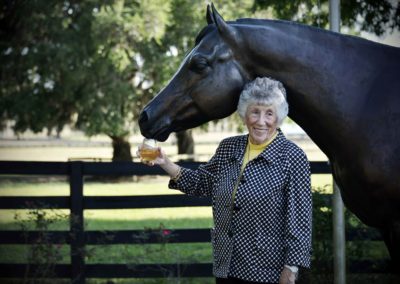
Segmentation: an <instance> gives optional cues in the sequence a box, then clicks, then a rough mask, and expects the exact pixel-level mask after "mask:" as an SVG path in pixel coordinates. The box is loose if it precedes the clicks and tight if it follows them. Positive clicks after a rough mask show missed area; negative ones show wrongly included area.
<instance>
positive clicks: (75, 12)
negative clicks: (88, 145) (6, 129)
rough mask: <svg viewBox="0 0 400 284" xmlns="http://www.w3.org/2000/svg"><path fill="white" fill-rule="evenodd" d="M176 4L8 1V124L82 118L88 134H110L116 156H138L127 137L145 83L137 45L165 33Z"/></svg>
mask: <svg viewBox="0 0 400 284" xmlns="http://www.w3.org/2000/svg"><path fill="white" fill-rule="evenodd" d="M168 6H169V2H168V1H164V0H159V1H154V0H153V1H89V0H88V1H61V2H60V1H55V0H53V1H8V2H6V3H4V4H3V5H2V7H1V14H0V22H1V27H2V28H1V31H0V36H1V40H0V56H1V62H2V65H1V83H0V92H1V93H0V107H1V108H0V111H1V115H0V118H1V122H2V125H3V126H4V122H5V121H6V120H13V121H14V122H15V125H14V127H13V128H14V131H15V132H16V133H21V132H24V131H25V130H27V129H31V130H33V131H34V132H39V131H42V130H43V129H44V128H47V129H50V130H49V131H51V129H53V128H57V131H61V130H62V128H63V127H64V125H66V124H75V126H76V127H78V128H80V129H82V130H84V131H85V133H86V134H88V135H95V134H100V133H102V134H107V135H108V136H109V137H110V138H111V139H112V141H113V143H112V144H113V148H114V156H113V160H130V159H131V154H130V146H129V143H128V142H127V140H126V138H127V136H128V134H129V133H131V132H132V130H133V128H134V125H135V123H136V121H135V114H137V112H138V111H136V109H137V108H136V106H137V102H138V101H140V100H141V95H142V93H143V88H144V87H143V85H138V86H135V84H134V80H135V78H136V77H137V76H138V72H139V63H138V61H140V54H138V53H137V52H136V50H135V45H139V44H143V42H147V41H150V40H158V39H159V38H160V37H162V35H163V32H164V29H165V25H166V22H167V20H168V17H167V12H168ZM160 8H161V9H160ZM139 75H140V74H139ZM142 87H143V88H142Z"/></svg>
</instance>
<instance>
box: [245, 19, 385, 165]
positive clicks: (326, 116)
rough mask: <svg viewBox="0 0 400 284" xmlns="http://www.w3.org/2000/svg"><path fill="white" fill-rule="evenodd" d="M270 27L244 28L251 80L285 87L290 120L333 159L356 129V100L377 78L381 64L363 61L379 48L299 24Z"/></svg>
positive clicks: (270, 24) (369, 60)
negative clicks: (268, 80)
mask: <svg viewBox="0 0 400 284" xmlns="http://www.w3.org/2000/svg"><path fill="white" fill-rule="evenodd" d="M267 24H268V25H265V26H259V25H258V26H242V27H241V28H242V29H241V30H242V33H241V35H242V36H243V39H244V42H245V45H244V46H246V48H247V50H246V51H243V50H242V54H246V56H244V57H243V59H242V65H244V66H245V68H246V69H247V70H248V72H249V73H251V74H252V75H251V77H253V78H255V77H257V76H270V77H273V78H275V79H277V80H280V81H281V82H282V83H283V84H284V85H285V87H286V89H287V93H288V101H289V106H290V113H289V115H290V117H291V118H292V119H293V120H294V121H295V122H297V123H298V124H299V125H300V126H301V127H302V128H303V129H304V130H305V131H306V132H307V134H308V135H309V136H310V137H311V139H313V140H314V142H316V144H317V145H318V146H319V147H320V148H321V150H322V151H323V152H324V153H325V154H326V155H327V156H328V157H329V158H330V159H332V157H333V155H332V152H333V149H335V151H337V149H339V148H342V149H343V151H346V150H345V149H346V148H347V147H346V146H345V144H346V143H348V139H350V137H351V135H352V134H353V131H354V129H355V125H354V124H353V122H354V120H353V119H352V115H354V113H355V112H356V110H357V109H358V108H359V103H360V101H359V99H360V98H359V97H357V96H355V95H354V94H360V91H361V92H362V90H361V89H363V88H364V89H365V90H368V88H369V83H370V82H369V80H368V75H369V74H371V73H374V72H379V70H377V69H376V68H377V65H379V62H375V60H374V58H366V57H365V56H366V55H368V52H369V51H371V49H375V50H376V49H377V46H374V45H373V44H372V45H371V43H370V42H368V41H364V40H360V39H357V38H354V37H343V36H340V35H338V34H335V33H331V32H327V31H323V30H320V29H314V28H311V27H306V26H302V25H297V24H290V23H281V22H276V23H275V22H269V21H268V22H267ZM360 50H361V51H363V52H360ZM366 59H367V60H366ZM380 60H382V58H380ZM239 61H240V59H239ZM381 65H382V64H381ZM343 154H344V155H346V153H343ZM335 155H337V153H335Z"/></svg>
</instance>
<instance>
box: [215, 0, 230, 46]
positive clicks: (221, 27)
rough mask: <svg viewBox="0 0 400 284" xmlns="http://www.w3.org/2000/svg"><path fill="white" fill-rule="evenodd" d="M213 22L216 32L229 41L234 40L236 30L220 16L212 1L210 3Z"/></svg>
mask: <svg viewBox="0 0 400 284" xmlns="http://www.w3.org/2000/svg"><path fill="white" fill-rule="evenodd" d="M211 9H212V13H211V14H212V18H213V23H214V24H215V25H216V26H217V29H218V32H219V34H220V35H221V37H223V38H225V39H228V40H229V41H232V42H235V36H236V30H235V28H233V27H232V26H230V25H228V24H227V23H226V22H225V20H224V19H223V18H222V16H221V15H220V14H219V13H218V11H217V9H215V6H214V4H213V3H211Z"/></svg>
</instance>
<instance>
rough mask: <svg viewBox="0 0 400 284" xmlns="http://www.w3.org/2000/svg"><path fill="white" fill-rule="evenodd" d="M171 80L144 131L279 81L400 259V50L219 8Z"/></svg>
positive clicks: (228, 108) (345, 186)
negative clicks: (265, 81)
mask: <svg viewBox="0 0 400 284" xmlns="http://www.w3.org/2000/svg"><path fill="white" fill-rule="evenodd" d="M207 22H208V25H207V26H206V27H205V28H204V29H203V30H202V31H201V32H200V34H199V35H198V36H197V38H196V45H195V47H194V48H193V50H192V51H191V52H190V53H189V54H188V55H187V56H186V58H185V59H184V61H183V62H182V64H181V66H180V68H179V70H178V71H177V73H176V74H175V75H174V76H173V78H172V79H171V81H170V82H169V84H168V85H167V86H166V87H165V88H164V89H163V90H161V91H160V93H159V94H158V95H157V96H156V97H155V98H154V99H153V100H152V101H151V102H150V103H149V104H148V105H147V106H146V107H145V108H144V109H143V111H142V113H141V117H140V119H139V124H140V129H141V132H142V134H143V135H144V136H146V137H153V138H155V139H157V140H160V141H164V140H165V139H167V137H168V136H169V134H170V133H171V132H173V131H180V130H183V129H189V128H192V127H196V126H198V125H201V124H203V123H205V122H207V121H210V120H213V119H217V118H223V117H226V116H229V115H230V114H232V113H233V112H234V111H235V109H236V105H237V102H238V96H239V94H240V92H241V90H242V89H243V86H244V85H245V84H246V83H247V82H249V81H251V80H253V79H254V78H256V77H262V76H268V77H272V78H275V79H277V80H280V81H281V82H282V83H283V84H284V86H285V87H286V89H287V96H288V102H289V106H290V108H289V111H290V112H289V116H290V117H291V118H292V119H293V120H294V121H295V122H297V123H298V124H299V125H300V126H301V127H302V128H303V129H304V130H305V131H306V132H307V134H308V135H309V136H310V137H311V139H312V140H313V141H314V142H315V143H316V144H317V145H318V146H319V147H320V149H321V150H322V151H323V152H324V153H325V154H326V155H327V156H328V158H329V159H330V162H331V165H332V172H333V177H334V179H335V181H336V182H337V184H338V185H339V186H340V188H341V193H342V197H343V201H344V203H345V205H346V206H347V208H349V209H350V210H351V211H352V212H354V213H355V214H356V215H357V216H358V217H359V218H360V219H361V220H362V221H363V222H364V223H365V224H367V225H369V226H373V227H376V228H379V229H380V231H381V232H382V234H383V237H384V240H385V243H386V245H387V247H388V249H389V252H390V255H391V257H392V260H394V263H395V265H396V266H400V265H399V263H400V72H399V71H400V49H399V48H395V47H390V46H386V45H382V44H377V43H373V42H371V41H368V40H365V39H361V38H358V37H354V36H346V35H341V34H338V33H333V32H329V31H326V30H322V29H318V28H313V27H310V26H305V25H300V24H296V23H292V22H285V21H272V20H256V19H238V20H236V21H232V22H225V21H224V20H223V19H222V17H221V16H220V15H219V14H218V12H217V11H216V10H215V8H214V6H212V7H211V8H210V7H208V8H207Z"/></svg>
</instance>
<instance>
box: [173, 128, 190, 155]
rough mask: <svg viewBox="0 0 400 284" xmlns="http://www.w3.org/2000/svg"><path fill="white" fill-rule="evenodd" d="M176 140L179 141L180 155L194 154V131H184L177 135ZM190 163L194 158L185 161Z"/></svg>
mask: <svg viewBox="0 0 400 284" xmlns="http://www.w3.org/2000/svg"><path fill="white" fill-rule="evenodd" d="M176 138H177V140H178V154H188V155H193V154H194V140H193V136H192V130H184V131H179V132H177V133H176ZM185 160H188V161H193V160H194V159H193V158H188V159H185Z"/></svg>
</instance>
